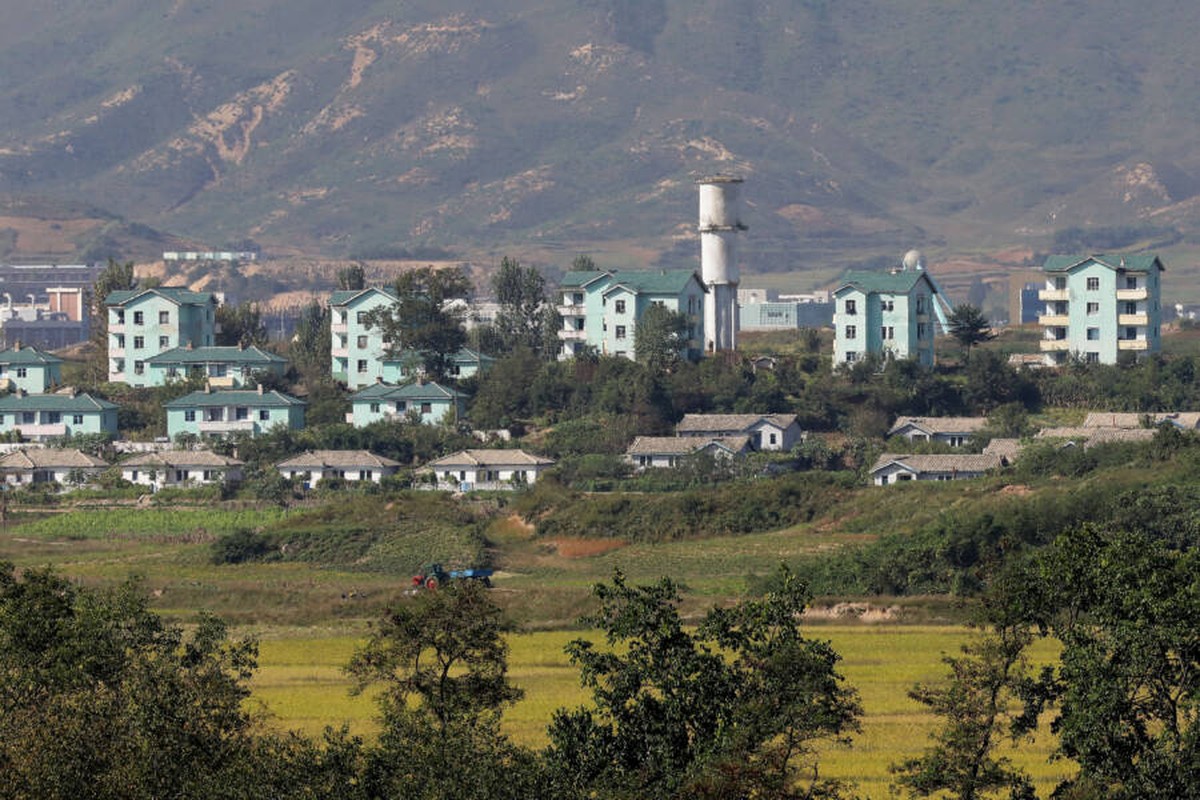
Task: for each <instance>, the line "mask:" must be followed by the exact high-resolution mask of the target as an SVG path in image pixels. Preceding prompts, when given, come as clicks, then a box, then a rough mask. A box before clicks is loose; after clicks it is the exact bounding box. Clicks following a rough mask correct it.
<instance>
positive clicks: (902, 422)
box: [887, 417, 987, 436]
mask: <svg viewBox="0 0 1200 800" xmlns="http://www.w3.org/2000/svg"><path fill="white" fill-rule="evenodd" d="M909 425H911V426H912V427H914V428H917V429H918V430H921V431H924V432H925V433H928V434H930V435H933V434H935V433H943V434H949V433H967V434H970V433H974V432H976V431H978V430H981V429H982V428H983V427H984V426H986V425H987V417H897V418H896V424H894V425H892V428H891V430H889V431H888V432H887V435H888V436H895V435H896V434H897V433H898V432H899V431H900V430H902V429H903V428H905V427H907V426H909Z"/></svg>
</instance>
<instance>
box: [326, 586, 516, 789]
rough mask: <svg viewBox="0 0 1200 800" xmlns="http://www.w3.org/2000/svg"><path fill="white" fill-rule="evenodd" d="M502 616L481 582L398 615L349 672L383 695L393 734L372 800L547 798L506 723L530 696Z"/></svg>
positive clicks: (371, 781)
mask: <svg viewBox="0 0 1200 800" xmlns="http://www.w3.org/2000/svg"><path fill="white" fill-rule="evenodd" d="M504 629H505V625H504V623H503V618H502V615H501V611H500V609H499V607H498V606H496V605H495V604H494V603H493V602H492V601H491V600H490V598H489V597H488V596H487V589H485V588H484V586H483V584H481V583H478V582H475V581H466V582H460V583H452V584H449V585H447V586H445V587H442V588H440V589H439V590H438V591H427V592H424V593H423V594H421V595H419V596H418V597H415V598H412V599H411V600H409V601H406V602H404V603H403V604H401V605H398V606H396V607H394V608H392V609H391V610H390V611H389V612H388V613H387V615H386V616H385V617H384V619H383V620H381V621H380V622H379V623H377V624H376V625H375V628H374V630H373V632H372V635H371V638H370V640H369V641H368V642H367V644H366V645H365V646H364V647H363V648H362V649H360V650H359V651H358V652H357V653H355V654H354V657H353V659H352V660H351V662H350V665H349V667H348V668H347V671H348V672H349V673H350V675H351V676H352V677H353V678H354V679H355V681H356V682H357V686H358V688H359V689H360V690H362V689H365V688H367V687H371V686H377V687H379V689H380V694H379V700H378V702H379V707H380V711H381V722H382V724H383V733H382V734H381V736H380V742H379V747H378V749H377V750H375V751H374V752H373V753H372V754H371V755H370V757H369V759H368V760H369V763H368V766H367V770H366V781H367V787H368V791H369V793H372V794H371V796H386V797H399V798H410V797H411V798H443V797H444V798H451V797H453V798H480V800H483V799H484V798H510V797H511V798H523V797H529V796H535V795H536V794H538V792H537V791H536V789H535V787H534V786H533V784H532V781H534V780H535V778H534V775H535V770H534V768H533V764H532V757H531V754H529V753H528V752H525V751H522V750H520V749H519V748H516V747H514V746H512V745H511V744H509V743H508V741H507V739H506V738H505V737H504V736H503V734H501V732H500V729H499V721H500V714H501V711H502V710H503V709H504V707H505V706H507V705H509V704H511V703H513V702H515V701H516V700H518V699H520V697H521V696H522V694H523V693H522V692H521V690H520V689H518V688H516V687H515V686H513V685H512V684H511V683H510V682H509V680H508V676H507V670H508V660H507V657H508V645H507V644H506V643H505V641H504V638H503V637H502V633H503V631H504Z"/></svg>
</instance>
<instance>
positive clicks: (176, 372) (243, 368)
mask: <svg viewBox="0 0 1200 800" xmlns="http://www.w3.org/2000/svg"><path fill="white" fill-rule="evenodd" d="M286 371H287V359H286V358H284V357H283V356H277V355H275V354H274V353H269V352H267V351H266V350H262V349H260V348H258V347H254V346H250V347H240V346H233V345H231V346H216V347H176V348H173V349H171V350H168V351H166V352H165V353H159V354H158V355H156V356H151V357H150V358H148V359H146V375H147V376H148V381H149V382H148V385H149V386H165V385H167V384H168V383H172V382H174V381H182V380H188V379H190V378H201V379H203V380H205V381H207V382H208V384H209V385H210V386H212V387H213V388H216V389H241V388H243V387H246V386H256V385H257V384H258V380H257V376H259V375H261V374H270V375H274V376H275V377H283V373H284V372H286Z"/></svg>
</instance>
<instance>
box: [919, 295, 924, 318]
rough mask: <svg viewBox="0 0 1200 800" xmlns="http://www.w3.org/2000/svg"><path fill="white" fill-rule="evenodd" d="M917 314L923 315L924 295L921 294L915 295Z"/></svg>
mask: <svg viewBox="0 0 1200 800" xmlns="http://www.w3.org/2000/svg"><path fill="white" fill-rule="evenodd" d="M917 313H918V314H924V313H925V295H923V294H919V295H917Z"/></svg>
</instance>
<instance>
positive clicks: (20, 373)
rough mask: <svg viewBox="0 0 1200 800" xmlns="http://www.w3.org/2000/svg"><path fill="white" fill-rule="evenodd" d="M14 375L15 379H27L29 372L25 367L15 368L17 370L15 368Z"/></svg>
mask: <svg viewBox="0 0 1200 800" xmlns="http://www.w3.org/2000/svg"><path fill="white" fill-rule="evenodd" d="M16 373H17V377H18V378H27V377H29V370H28V369H27V368H26V367H17V368H16Z"/></svg>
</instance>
